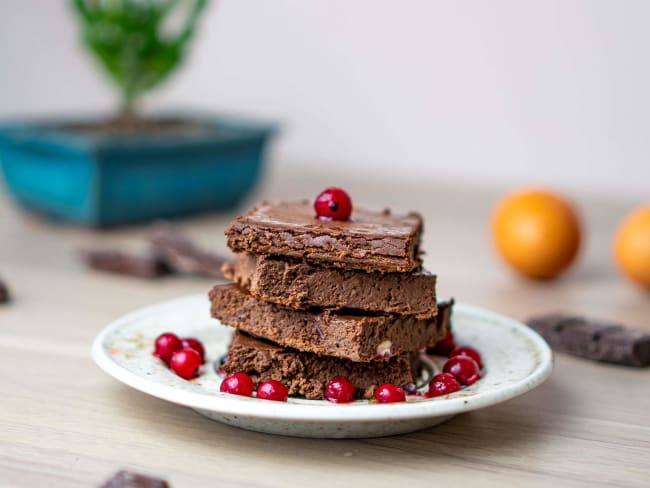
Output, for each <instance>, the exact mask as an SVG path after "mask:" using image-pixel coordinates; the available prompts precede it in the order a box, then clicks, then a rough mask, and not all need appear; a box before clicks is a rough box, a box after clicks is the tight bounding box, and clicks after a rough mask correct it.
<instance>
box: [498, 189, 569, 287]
mask: <svg viewBox="0 0 650 488" xmlns="http://www.w3.org/2000/svg"><path fill="white" fill-rule="evenodd" d="M492 235H493V238H494V242H495V244H496V247H497V249H498V251H499V253H500V254H501V256H502V257H503V259H505V261H506V262H507V263H508V264H510V266H512V267H513V268H514V269H516V270H517V271H519V272H520V273H522V274H524V275H526V276H528V277H529V278H533V279H538V280H547V279H551V278H555V277H556V276H557V275H559V274H560V273H562V272H563V271H564V270H566V269H567V268H568V267H569V266H570V265H571V263H572V262H573V260H574V259H575V257H576V255H577V254H578V249H579V248H580V223H579V221H578V217H577V214H576V211H575V209H574V208H573V206H572V205H571V203H570V202H569V201H567V200H566V199H564V198H563V197H561V196H560V195H557V194H555V193H551V192H548V191H543V190H524V191H520V192H516V193H513V194H510V195H508V196H506V197H505V198H504V199H503V200H502V201H501V202H500V203H499V205H498V206H497V208H496V210H495V212H494V216H493V219H492Z"/></svg>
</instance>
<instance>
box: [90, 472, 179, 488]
mask: <svg viewBox="0 0 650 488" xmlns="http://www.w3.org/2000/svg"><path fill="white" fill-rule="evenodd" d="M101 488H169V484H168V483H167V482H166V481H165V480H163V479H161V478H154V477H152V476H145V475H143V474H138V473H133V472H132V471H125V470H122V471H118V472H117V473H115V474H114V475H113V477H112V478H111V479H109V480H108V481H106V483H104V484H103V485H102V486H101Z"/></svg>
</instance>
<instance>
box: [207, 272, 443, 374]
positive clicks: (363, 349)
mask: <svg viewBox="0 0 650 488" xmlns="http://www.w3.org/2000/svg"><path fill="white" fill-rule="evenodd" d="M210 300H211V302H212V310H211V312H212V317H214V318H217V319H219V320H221V322H222V323H224V324H225V325H231V326H233V327H236V328H238V329H241V330H243V331H245V332H247V333H249V334H252V335H255V336H257V337H262V338H264V339H268V340H270V341H273V342H275V343H277V344H280V345H281V346H285V347H293V348H295V349H298V350H300V351H307V352H313V353H316V354H320V355H323V356H334V357H339V358H345V359H349V360H351V361H373V360H376V359H382V358H383V359H388V358H390V357H392V356H396V355H399V354H402V353H404V352H409V351H415V350H418V349H422V348H425V347H428V346H433V345H434V344H435V343H436V342H438V341H439V340H440V339H442V337H444V335H445V333H446V331H447V329H446V323H439V321H438V320H436V317H433V318H428V319H418V318H416V317H415V316H409V315H391V314H375V315H352V314H343V313H340V314H339V313H333V312H329V311H325V312H323V311H320V310H316V311H304V310H292V309H287V308H281V307H279V306H277V305H275V304H273V303H268V302H263V301H260V300H258V299H256V298H255V297H253V296H251V295H249V294H248V293H246V292H245V291H243V290H242V289H241V288H239V287H238V286H237V285H235V284H227V285H216V286H214V287H213V288H212V290H211V291H210Z"/></svg>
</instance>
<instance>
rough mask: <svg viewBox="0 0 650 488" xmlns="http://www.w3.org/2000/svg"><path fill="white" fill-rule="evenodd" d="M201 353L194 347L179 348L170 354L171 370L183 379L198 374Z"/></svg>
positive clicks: (188, 378)
mask: <svg viewBox="0 0 650 488" xmlns="http://www.w3.org/2000/svg"><path fill="white" fill-rule="evenodd" d="M200 366H201V355H200V354H199V353H198V352H196V351H195V350H194V349H181V350H180V351H176V352H175V353H174V354H173V355H172V360H171V361H170V363H169V367H170V368H171V370H172V371H173V372H174V373H176V374H177V375H178V376H180V377H181V378H183V379H186V380H190V379H192V378H195V377H197V376H198V375H199V367H200Z"/></svg>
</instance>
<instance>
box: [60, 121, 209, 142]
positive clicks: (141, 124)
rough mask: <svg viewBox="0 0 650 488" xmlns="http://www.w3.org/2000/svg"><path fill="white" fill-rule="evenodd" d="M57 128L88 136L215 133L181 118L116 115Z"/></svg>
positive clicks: (200, 124)
mask: <svg viewBox="0 0 650 488" xmlns="http://www.w3.org/2000/svg"><path fill="white" fill-rule="evenodd" d="M56 129H59V130H64V131H66V132H68V131H69V132H74V133H76V134H83V135H88V136H102V137H129V136H138V137H142V136H144V137H147V136H151V137H161V136H166V135H169V134H174V135H188V136H196V135H202V134H208V133H214V132H215V127H214V126H213V125H208V124H206V123H202V122H197V121H193V120H187V119H181V118H141V117H116V118H113V119H107V120H101V121H93V122H82V123H71V124H64V125H57V126H56Z"/></svg>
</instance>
